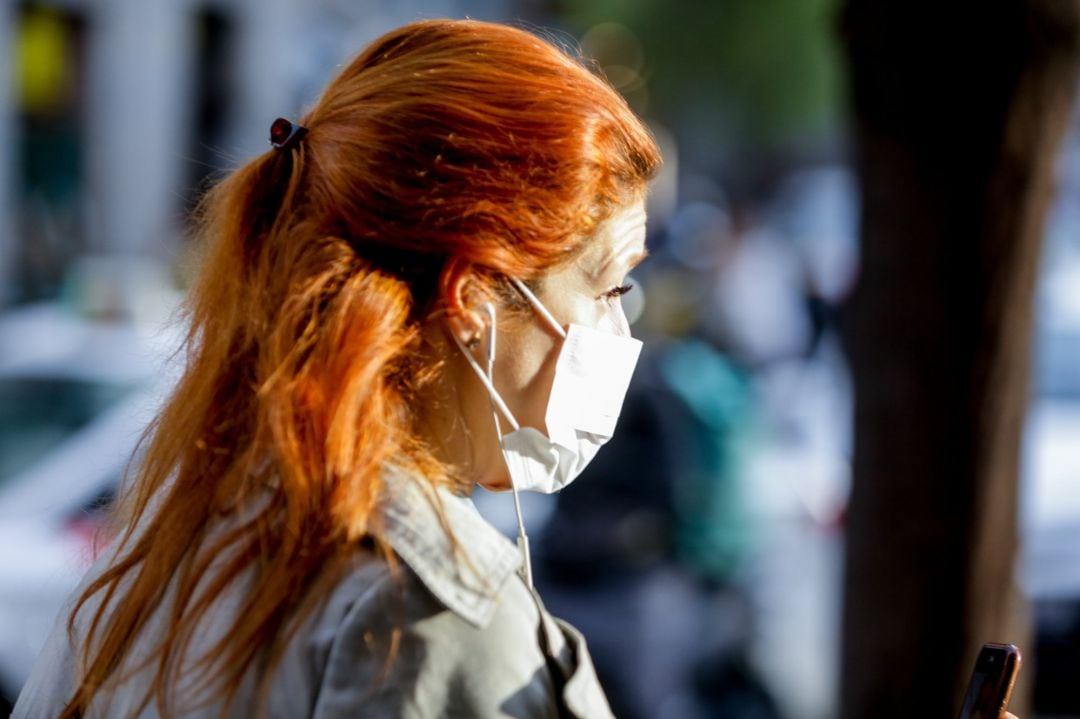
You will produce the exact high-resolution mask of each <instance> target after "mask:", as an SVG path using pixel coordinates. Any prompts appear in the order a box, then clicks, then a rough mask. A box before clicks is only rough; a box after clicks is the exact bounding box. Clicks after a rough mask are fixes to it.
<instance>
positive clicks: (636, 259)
mask: <svg viewBox="0 0 1080 719" xmlns="http://www.w3.org/2000/svg"><path fill="white" fill-rule="evenodd" d="M648 256H649V248H648V247H643V248H642V249H641V252H639V253H637V254H636V255H634V256H633V257H631V258H630V265H629V269H631V270H632V269H634V268H635V267H637V266H638V265H640V264H641V263H642V262H644V261H645V258H647V257H648Z"/></svg>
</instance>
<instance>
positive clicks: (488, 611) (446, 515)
mask: <svg viewBox="0 0 1080 719" xmlns="http://www.w3.org/2000/svg"><path fill="white" fill-rule="evenodd" d="M383 476H384V481H385V491H384V494H383V498H382V501H381V502H380V515H381V518H382V532H383V535H384V538H385V539H386V541H387V542H388V543H389V544H390V546H391V547H392V548H393V550H394V551H395V552H396V553H397V554H398V556H400V557H401V559H402V560H403V561H404V562H405V563H406V564H407V565H408V566H409V568H410V569H412V570H413V572H415V573H416V575H417V576H418V577H419V578H420V581H421V582H423V584H424V585H425V586H426V587H427V589H428V590H429V591H430V592H431V593H432V594H434V595H435V597H436V598H438V599H439V601H441V602H442V603H443V604H445V605H446V607H447V608H448V609H450V610H451V611H453V612H454V613H455V614H457V615H458V616H460V617H461V618H462V619H464V620H465V621H467V622H469V623H470V624H472V625H474V626H476V627H483V626H485V625H486V624H487V623H488V622H489V621H490V620H491V617H492V616H493V615H494V613H495V608H496V602H497V600H496V596H497V595H498V593H499V591H500V589H501V588H502V586H503V584H505V583H506V580H507V579H508V578H509V577H510V575H511V574H512V573H513V572H514V570H516V569H518V568H519V567H520V566H521V562H522V557H521V553H520V552H519V551H518V548H517V546H515V545H514V543H513V542H511V541H510V540H509V539H507V538H506V537H505V536H504V535H503V534H502V533H501V532H500V531H499V530H497V529H495V527H493V526H491V525H490V524H489V523H488V522H487V520H485V519H484V518H483V517H482V516H481V515H480V513H479V512H478V511H477V509H476V506H475V505H473V503H472V500H471V499H469V498H468V497H462V496H458V495H456V494H454V493H453V492H451V491H450V490H448V489H445V488H442V487H439V488H433V487H432V486H431V485H430V484H429V483H428V482H427V481H426V480H424V479H423V478H422V477H418V476H416V475H414V474H410V473H408V472H406V471H405V470H403V469H400V468H396V467H389V468H387V471H385V472H384V475H383ZM439 505H441V509H442V515H443V516H442V518H440V516H439V511H438V509H437V507H438V506H439ZM451 537H452V538H451ZM455 543H456V549H455Z"/></svg>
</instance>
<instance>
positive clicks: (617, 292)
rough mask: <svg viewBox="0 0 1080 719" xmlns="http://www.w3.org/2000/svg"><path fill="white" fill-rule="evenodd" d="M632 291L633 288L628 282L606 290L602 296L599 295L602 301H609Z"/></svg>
mask: <svg viewBox="0 0 1080 719" xmlns="http://www.w3.org/2000/svg"><path fill="white" fill-rule="evenodd" d="M632 289H634V286H633V285H632V284H630V283H629V282H628V283H626V284H625V285H619V286H618V287H612V288H611V289H610V290H608V291H607V292H605V293H604V294H602V295H600V297H601V298H602V299H605V300H608V301H611V300H615V299H618V298H619V297H622V296H623V295H625V294H626V293H627V292H629V291H630V290H632Z"/></svg>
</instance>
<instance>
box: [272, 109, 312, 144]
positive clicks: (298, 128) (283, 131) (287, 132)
mask: <svg viewBox="0 0 1080 719" xmlns="http://www.w3.org/2000/svg"><path fill="white" fill-rule="evenodd" d="M307 132H308V129H307V128H306V127H304V126H303V125H297V124H296V123H294V122H292V121H290V120H286V119H285V118H284V117H279V118H278V119H276V120H274V123H273V124H272V125H270V144H271V145H273V146H274V149H275V150H291V149H292V148H294V147H296V145H297V144H298V143H299V142H300V140H301V139H302V138H303V137H304V135H306V134H307Z"/></svg>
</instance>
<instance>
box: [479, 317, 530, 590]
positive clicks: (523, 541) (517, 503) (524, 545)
mask: <svg viewBox="0 0 1080 719" xmlns="http://www.w3.org/2000/svg"><path fill="white" fill-rule="evenodd" d="M484 310H485V311H486V312H487V314H488V321H489V322H490V330H489V331H488V347H487V379H488V384H490V385H491V386H492V387H493V388H494V386H495V377H494V371H495V338H496V337H497V336H498V332H497V331H496V329H495V305H494V304H492V303H491V302H488V303H486V304H485V305H484ZM491 398H492V395H491V394H490V393H489V395H488V399H491ZM491 417H492V419H494V420H495V432H496V436H497V437H498V438H499V450H500V451H501V452H502V455H503V462H505V463H506V474H507V476H509V477H510V492H511V494H513V495H514V514H515V516H516V517H517V523H518V537H517V539H518V541H517V543H518V550H519V551H520V552H521V556H522V558H523V559H524V560H525V565H524V566H525V584H527V585H528V586H529V588H530V589H531V588H532V586H533V577H532V553H531V552H530V551H529V535H528V534H526V533H525V520H524V518H523V516H522V513H521V496H520V494H518V487H517V481H515V479H514V475H513V473H512V472H511V471H510V458H509V457H507V456H506V447H505V446H503V433H502V426H501V425H500V424H499V413H498V412H496V411H495V403H494V400H492V405H491ZM515 424H516V423H515ZM515 429H516V427H515Z"/></svg>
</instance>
